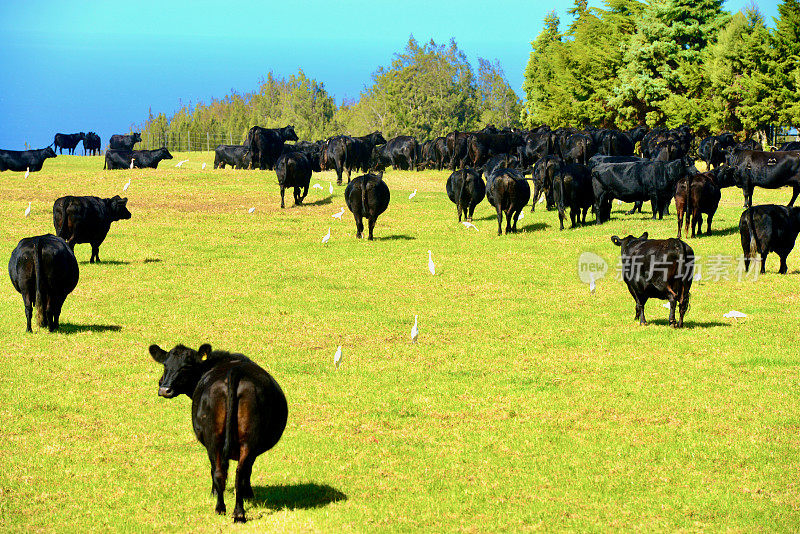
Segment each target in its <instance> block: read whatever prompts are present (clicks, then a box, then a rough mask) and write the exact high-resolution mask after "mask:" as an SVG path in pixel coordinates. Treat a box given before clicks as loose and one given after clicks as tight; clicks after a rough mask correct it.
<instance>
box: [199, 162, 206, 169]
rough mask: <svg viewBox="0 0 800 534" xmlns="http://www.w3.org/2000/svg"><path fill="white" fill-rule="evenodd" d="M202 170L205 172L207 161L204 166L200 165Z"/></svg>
mask: <svg viewBox="0 0 800 534" xmlns="http://www.w3.org/2000/svg"><path fill="white" fill-rule="evenodd" d="M200 170H201V171H204V170H206V162H205V161H204V162H203V164H202V165H200Z"/></svg>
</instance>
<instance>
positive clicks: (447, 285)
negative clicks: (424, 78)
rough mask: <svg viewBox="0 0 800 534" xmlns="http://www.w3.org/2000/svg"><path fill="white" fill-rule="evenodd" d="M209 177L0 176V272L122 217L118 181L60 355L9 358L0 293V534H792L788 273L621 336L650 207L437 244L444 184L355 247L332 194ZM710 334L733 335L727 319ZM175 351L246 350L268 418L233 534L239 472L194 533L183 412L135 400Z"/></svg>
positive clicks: (540, 219)
mask: <svg viewBox="0 0 800 534" xmlns="http://www.w3.org/2000/svg"><path fill="white" fill-rule="evenodd" d="M186 158H189V160H190V161H189V163H187V164H185V165H184V167H183V168H181V169H176V168H175V167H174V166H173V164H174V162H176V161H179V160H180V159H186ZM202 161H205V162H206V163H208V168H207V169H206V170H205V171H201V170H200V162H202ZM212 161H213V154H209V153H202V154H199V153H189V154H175V159H174V160H172V163H170V162H165V163H166V164H162V168H160V169H158V170H133V171H127V170H126V171H103V170H101V169H102V159H101V158H100V157H71V156H59V157H58V158H57V159H55V160H48V161H47V162H46V163H45V168H44V170H43V171H42V172H39V173H32V174H31V175H30V177H29V178H28V179H24V178H23V174H22V173H10V172H5V173H2V174H1V175H0V221H2V225H0V250H2V251H4V253H3V254H4V255H3V257H4V258H8V257H9V255H10V253H11V250H12V249H13V248H14V247H15V246H16V244H17V242H18V241H19V239H21V238H22V237H25V236H31V235H39V234H43V233H46V232H53V226H52V213H51V210H52V204H53V201H54V200H55V199H56V198H57V197H59V196H62V195H65V194H74V195H87V194H92V195H98V196H102V197H109V196H112V195H114V194H122V186H123V184H125V182H126V181H127V180H128V178H132V180H131V186H130V189H129V190H128V191H127V193H126V194H127V196H128V197H129V199H130V200H129V204H128V205H129V208H130V211H131V212H132V213H133V218H132V219H131V220H129V221H120V222H117V223H114V224H113V225H112V228H111V232H110V233H109V237H108V238H107V239H106V241H105V243H104V244H103V245H102V246H101V247H100V258H101V259H102V260H103V263H101V264H98V265H90V264H89V263H88V259H89V255H90V247H89V245H78V246H77V248H76V253H77V256H78V260H79V263H80V269H81V280H80V282H79V284H78V287H77V288H76V290H75V291H74V292H73V293H72V295H71V296H70V297H68V299H67V301H66V304H65V306H64V310H63V312H62V317H61V320H62V331H61V332H60V333H57V334H49V333H47V332H46V331H43V330H42V331H34V333H33V334H26V333H25V332H24V327H25V320H24V312H23V305H22V299H21V298H20V297H19V295H18V294H17V293H16V292H15V291H14V290H13V287H12V286H11V284H10V282H9V281H8V279H6V282H5V284H4V285H3V287H4V290H3V291H0V346H2V347H3V351H2V356H0V382H2V386H1V387H0V420H2V432H0V529H1V530H4V531H56V532H62V531H86V530H93V531H94V530H97V531H137V532H138V531H157V532H178V531H192V532H207V531H208V532H216V531H221V530H225V531H227V530H234V531H244V532H268V531H284V530H285V531H324V532H348V531H355V532H371V531H427V532H441V531H460V530H464V531H478V532H495V531H517V530H548V531H549V530H575V531H587V530H607V529H615V530H616V529H624V530H634V529H636V530H644V531H664V530H689V531H698V530H710V531H720V530H732V531H741V532H752V531H764V532H772V531H792V530H796V529H797V526H798V525H799V524H800V478H799V473H800V456H799V455H798V449H799V448H800V432H798V431H799V430H800V403H799V402H798V401H799V400H800V374H799V373H798V369H799V367H798V365H799V364H800V358H799V357H798V351H797V339H798V319H800V310H799V309H798V289H800V255H799V254H798V253H797V252H795V253H793V254H792V255H791V256H790V257H789V274H788V275H786V276H781V275H778V274H777V269H778V260H777V258H776V257H775V256H774V255H773V256H772V257H770V259H769V260H768V264H767V269H768V273H767V274H766V275H765V276H762V277H760V278H759V279H758V280H757V281H752V280H743V281H738V280H737V279H736V276H735V275H734V274H733V273H732V272H731V274H730V278H731V279H730V280H719V281H714V280H712V279H710V278H709V277H707V276H704V278H703V280H702V281H700V282H695V284H694V285H693V287H692V297H693V298H692V307H691V309H690V310H689V312H688V314H687V316H686V320H687V327H686V328H684V329H683V330H674V329H672V328H669V327H668V326H666V319H667V315H668V310H666V309H664V308H662V307H661V304H662V302H661V301H652V300H651V301H650V302H649V303H648V305H647V308H646V312H647V316H648V320H649V321H650V322H651V324H650V325H649V326H647V327H639V326H638V325H637V324H636V323H635V322H634V319H633V317H634V305H633V299H632V298H631V297H630V295H629V293H628V291H627V289H626V288H625V286H624V283H623V282H621V281H619V280H615V279H614V274H615V273H614V271H615V265H616V261H617V258H618V256H619V248H618V247H615V246H614V245H613V244H612V243H611V241H610V239H609V236H611V235H612V234H617V235H620V236H625V235H627V234H629V233H631V234H636V235H638V234H641V233H642V232H643V231H645V230H647V231H649V232H650V235H651V237H655V238H665V237H673V236H675V235H676V218H675V213H674V205H673V208H672V215H671V216H670V217H668V218H667V219H666V220H664V221H651V220H650V219H649V214H648V213H647V210H648V209H649V206H648V205H646V206H645V212H646V213H645V214H644V215H638V214H637V215H633V216H625V215H623V213H622V208H625V209H627V208H628V207H629V206H628V205H624V206H617V205H616V204H615V206H614V211H613V212H612V218H613V220H612V221H611V222H610V223H608V224H605V225H602V226H600V227H596V226H594V225H592V226H588V227H585V228H579V229H575V230H569V229H567V230H564V231H563V232H559V231H558V217H557V214H556V213H555V212H546V211H544V210H543V209H539V210H537V211H536V212H535V213H533V214H532V213H530V212H529V211H528V210H526V212H525V218H524V219H523V220H522V221H520V226H521V227H522V229H523V232H522V233H520V234H517V235H509V236H503V237H498V236H497V235H496V221H495V218H494V212H493V210H492V209H491V208H490V206H489V205H488V204H487V203H486V202H483V203H481V204H480V205H479V206H478V208H477V209H476V212H475V221H474V222H475V224H476V225H477V226H478V228H479V231H478V232H476V231H475V230H468V229H466V228H464V227H463V226H462V225H460V224H458V223H457V222H456V217H455V209H454V207H453V205H452V204H451V203H450V201H449V200H448V199H447V197H446V194H445V193H444V182H445V180H446V177H447V174H448V173H446V172H424V173H406V172H399V171H391V170H390V171H389V172H387V174H386V175H385V179H386V182H387V184H388V185H389V187H390V189H391V191H392V202H391V204H390V206H389V209H388V211H387V212H386V213H385V214H384V215H383V216H381V217H380V218H379V220H378V225H377V227H376V231H375V235H376V240H375V241H374V242H367V241H358V240H356V239H355V237H354V235H355V224H354V223H353V219H352V217H351V216H350V213H349V212H346V213H345V215H344V217H343V218H342V221H341V222H340V221H337V220H335V219H332V218H331V214H332V213H334V212H336V211H338V210H339V208H340V207H341V206H343V205H344V202H343V192H344V187H336V190H335V193H334V195H333V197H332V198H331V197H329V195H328V193H327V189H328V181H330V180H333V181H335V176H333V173H324V174H322V175H315V178H316V179H315V180H314V181H312V183H314V182H319V183H321V184H322V185H323V186H324V189H323V190H322V191H320V190H318V189H311V192H310V193H309V197H308V198H307V204H306V205H304V206H302V207H287V209H285V210H281V209H280V208H279V205H280V200H279V192H278V188H277V185H275V182H276V179H275V174H274V173H273V172H261V171H232V170H218V171H214V170H212V169H211V162H212ZM414 189H417V190H418V194H417V195H416V197H415V198H414V199H413V200H409V199H408V195H409V193H410V192H411V191H413V190H414ZM287 196H288V198H289V199H291V194H288V195H287ZM789 197H790V195H789V192H788V190H779V191H765V190H761V189H758V190H756V193H755V201H756V203H767V202H776V203H785V202H787V200H788V198H789ZM29 201H30V202H31V205H32V211H31V214H30V216H29V217H28V218H26V217H24V215H23V211H24V209H25V208H26V207H27V205H28V202H29ZM741 204H742V196H741V192H740V191H739V190H738V189H726V190H724V192H723V199H722V203H721V206H720V210H719V211H718V213H717V217H716V219H715V221H714V229H715V232H714V234H713V235H712V236H710V237H702V238H698V239H687V241H688V242H689V243H690V244H691V245H692V247H693V248H694V250H695V252H696V253H697V254H699V255H700V256H702V257H704V258H705V257H708V256H711V255H715V254H729V255H732V256H738V255H739V254H740V253H741V247H740V245H739V236H738V219H739V215H740V213H741ZM290 205H291V200H288V202H287V206H290ZM542 206H543V205H542ZM250 207H255V208H256V210H255V212H254V213H252V214H248V209H249V208H250ZM590 217H592V216H591V215H590ZM329 227H330V228H331V235H332V237H331V240H330V242H329V243H328V245H327V246H323V245H321V244H320V240H321V238H322V236H323V235H324V234H325V233H326V231H327V230H328V228H329ZM428 250H431V251H432V252H433V258H434V261H435V262H436V266H437V274H436V276H431V275H430V274H429V273H428V271H427V251H428ZM583 251H593V252H595V253H597V254H599V255H600V256H602V257H603V258H604V259H605V260H606V261H607V262H608V263H609V264H610V271H609V274H608V275H607V276H606V278H604V279H602V280H600V281H599V282H598V284H597V290H596V292H595V293H594V294H590V292H589V291H588V288H587V286H586V285H585V284H582V283H581V282H580V281H579V279H578V276H577V258H578V256H579V254H580V253H581V252H583ZM4 261H5V260H4ZM731 309H736V310H739V311H743V312H745V313H747V314H748V315H749V318H747V319H744V320H738V321H735V320H731V319H724V318H723V317H722V314H723V313H724V312H726V311H728V310H731ZM415 314H418V315H419V329H420V336H419V342H418V343H417V344H411V343H410V340H409V332H410V329H411V326H412V324H413V321H414V315H415ZM179 342H180V343H184V344H186V345H189V346H192V347H195V348H197V347H198V346H199V345H200V344H201V343H204V342H209V343H211V344H212V346H214V347H215V348H218V349H226V350H232V351H239V352H243V353H244V354H246V355H248V356H250V357H251V358H253V359H254V360H255V361H256V362H258V363H259V364H260V365H261V366H263V367H264V368H266V369H267V370H268V371H269V372H270V373H272V374H273V376H275V378H276V379H277V380H278V382H279V383H280V384H281V386H282V387H283V389H284V391H285V393H286V395H287V399H288V402H289V423H288V426H287V428H286V432H285V433H284V436H283V439H282V440H281V442H280V443H279V444H278V445H277V446H276V448H275V449H273V450H272V451H270V452H268V453H266V454H265V455H262V456H261V457H260V458H259V459H258V460H257V461H256V463H255V467H254V470H253V487H254V489H255V493H256V499H255V501H254V502H251V503H247V504H246V512H247V515H248V519H249V522H248V523H247V524H246V525H236V526H233V525H232V520H231V517H230V512H231V511H232V510H233V493H232V486H233V473H234V469H235V463H232V465H231V472H230V476H229V480H228V488H229V489H228V492H227V495H226V504H227V505H228V510H229V514H228V515H227V516H225V517H220V516H216V515H215V514H214V512H213V506H214V502H213V499H212V498H211V497H210V488H211V480H210V474H209V464H208V460H207V458H206V455H205V450H204V449H203V447H202V446H201V445H200V444H199V443H197V442H196V440H195V438H194V434H193V432H192V430H191V423H190V413H189V406H190V400H189V399H188V398H187V397H179V398H177V399H173V400H165V399H161V398H159V397H158V396H157V393H156V392H157V384H158V378H159V376H160V373H161V366H160V365H158V364H156V363H155V362H153V361H152V360H151V359H150V356H149V355H148V353H147V346H148V345H149V344H150V343H158V344H160V345H161V346H162V347H164V348H167V349H169V348H171V347H173V346H174V345H175V344H177V343H179ZM337 345H342V346H343V351H344V355H345V359H344V363H343V364H342V366H341V368H339V369H338V370H337V369H335V368H334V366H333V362H332V359H333V353H334V351H335V350H336V347H337Z"/></svg>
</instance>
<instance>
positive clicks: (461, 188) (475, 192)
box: [445, 169, 486, 222]
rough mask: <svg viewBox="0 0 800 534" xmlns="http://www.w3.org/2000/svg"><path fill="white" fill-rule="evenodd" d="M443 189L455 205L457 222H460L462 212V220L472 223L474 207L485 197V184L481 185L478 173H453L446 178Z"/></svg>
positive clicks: (481, 180) (469, 170)
mask: <svg viewBox="0 0 800 534" xmlns="http://www.w3.org/2000/svg"><path fill="white" fill-rule="evenodd" d="M445 188H446V189H447V196H448V198H449V199H450V200H451V201H452V202H453V204H455V205H456V212H457V213H458V222H461V213H462V212H463V213H464V218H465V219H466V220H467V221H470V222H472V214H473V213H474V212H475V206H477V205H478V204H480V202H481V200H483V197H485V196H486V184H485V183H483V179H482V178H481V174H480V172H478V171H475V170H473V169H462V170H460V171H454V172H453V173H452V174H451V175H450V177H449V178H447V184H446V185H445Z"/></svg>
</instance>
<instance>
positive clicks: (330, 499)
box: [253, 482, 347, 510]
mask: <svg viewBox="0 0 800 534" xmlns="http://www.w3.org/2000/svg"><path fill="white" fill-rule="evenodd" d="M253 494H254V497H253V505H255V506H260V507H264V508H269V509H270V510H283V509H289V510H298V509H309V508H321V507H323V506H327V505H329V504H331V503H334V502H338V501H346V500H347V495H345V494H344V493H342V492H341V491H339V490H337V489H336V488H334V487H331V486H328V485H327V484H315V483H314V482H307V483H304V484H282V485H279V486H254V487H253Z"/></svg>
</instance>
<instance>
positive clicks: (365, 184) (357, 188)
mask: <svg viewBox="0 0 800 534" xmlns="http://www.w3.org/2000/svg"><path fill="white" fill-rule="evenodd" d="M389 200H390V194H389V187H388V186H387V185H386V183H385V182H384V181H383V173H382V172H380V173H378V174H365V175H363V176H358V177H357V178H354V179H353V181H352V182H350V183H348V184H347V187H346V188H345V190H344V201H345V202H346V203H347V209H349V210H350V211H351V212H352V213H353V216H354V217H355V219H356V237H357V238H358V239H361V237H362V232H363V231H364V222H363V218H364V217H366V218H367V222H368V224H369V238H368V239H369V240H370V241H372V230H373V228H375V221H376V220H377V219H378V215H380V214H381V213H383V212H384V211H386V208H388V207H389Z"/></svg>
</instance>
